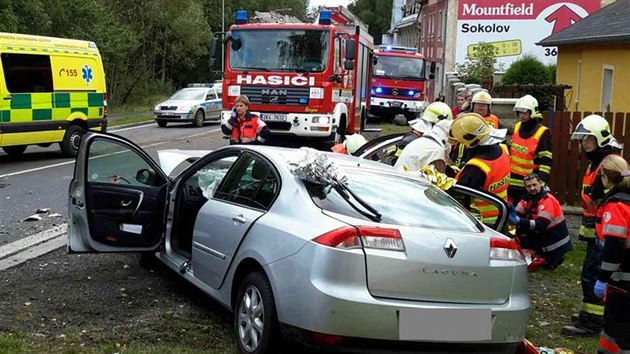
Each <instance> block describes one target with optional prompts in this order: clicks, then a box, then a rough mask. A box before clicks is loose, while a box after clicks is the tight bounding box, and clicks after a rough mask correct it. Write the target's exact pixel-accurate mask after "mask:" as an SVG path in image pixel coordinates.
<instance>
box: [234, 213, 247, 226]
mask: <svg viewBox="0 0 630 354" xmlns="http://www.w3.org/2000/svg"><path fill="white" fill-rule="evenodd" d="M232 221H234V222H238V223H241V224H244V223H246V222H247V219H246V218H245V217H244V216H243V214H238V215H236V216H233V217H232Z"/></svg>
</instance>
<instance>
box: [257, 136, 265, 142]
mask: <svg viewBox="0 0 630 354" xmlns="http://www.w3.org/2000/svg"><path fill="white" fill-rule="evenodd" d="M256 140H258V141H260V142H261V143H264V142H265V139H263V138H261V137H260V135H259V136H258V137H256Z"/></svg>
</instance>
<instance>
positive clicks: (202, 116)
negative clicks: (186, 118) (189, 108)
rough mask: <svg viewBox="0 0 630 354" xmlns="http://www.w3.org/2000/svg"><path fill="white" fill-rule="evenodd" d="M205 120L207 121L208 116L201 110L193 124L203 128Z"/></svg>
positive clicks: (196, 114)
mask: <svg viewBox="0 0 630 354" xmlns="http://www.w3.org/2000/svg"><path fill="white" fill-rule="evenodd" d="M204 120H206V115H205V114H204V113H203V111H202V110H201V109H200V110H198V111H197V113H195V120H193V123H194V124H195V126H197V127H203V121H204Z"/></svg>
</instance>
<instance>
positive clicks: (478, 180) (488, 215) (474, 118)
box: [449, 113, 510, 225]
mask: <svg viewBox="0 0 630 354" xmlns="http://www.w3.org/2000/svg"><path fill="white" fill-rule="evenodd" d="M505 134H506V130H505V129H495V128H492V127H491V126H490V124H488V123H487V122H486V121H485V120H484V119H483V117H482V116H480V115H479V114H476V113H463V114H460V115H459V116H458V117H457V119H455V120H454V121H453V124H452V125H451V130H450V132H449V137H450V138H451V139H454V140H457V141H458V142H459V143H460V144H463V145H464V146H465V147H466V149H467V151H469V153H470V157H471V158H470V160H468V162H466V164H465V165H464V167H463V168H462V169H461V171H459V173H457V175H456V177H455V178H456V179H457V183H459V184H461V185H464V186H467V187H470V188H473V189H477V190H484V191H486V192H490V193H493V194H496V195H497V196H499V197H501V198H503V199H504V200H506V201H507V189H508V186H509V184H510V156H509V155H508V151H507V147H506V146H505V145H502V144H500V143H501V142H502V141H503V140H504V139H505ZM472 204H473V206H474V207H475V208H476V209H477V210H479V213H480V214H481V221H482V222H484V223H486V224H489V225H493V224H494V223H495V222H496V220H497V217H498V215H499V211H498V210H497V208H496V207H494V206H492V205H490V204H488V203H487V202H484V201H481V200H473V201H472Z"/></svg>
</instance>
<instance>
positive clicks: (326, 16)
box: [319, 10, 332, 25]
mask: <svg viewBox="0 0 630 354" xmlns="http://www.w3.org/2000/svg"><path fill="white" fill-rule="evenodd" d="M330 15H331V14H330V10H321V11H320V12H319V24H320V25H329V24H331V23H332V19H331V17H330Z"/></svg>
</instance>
